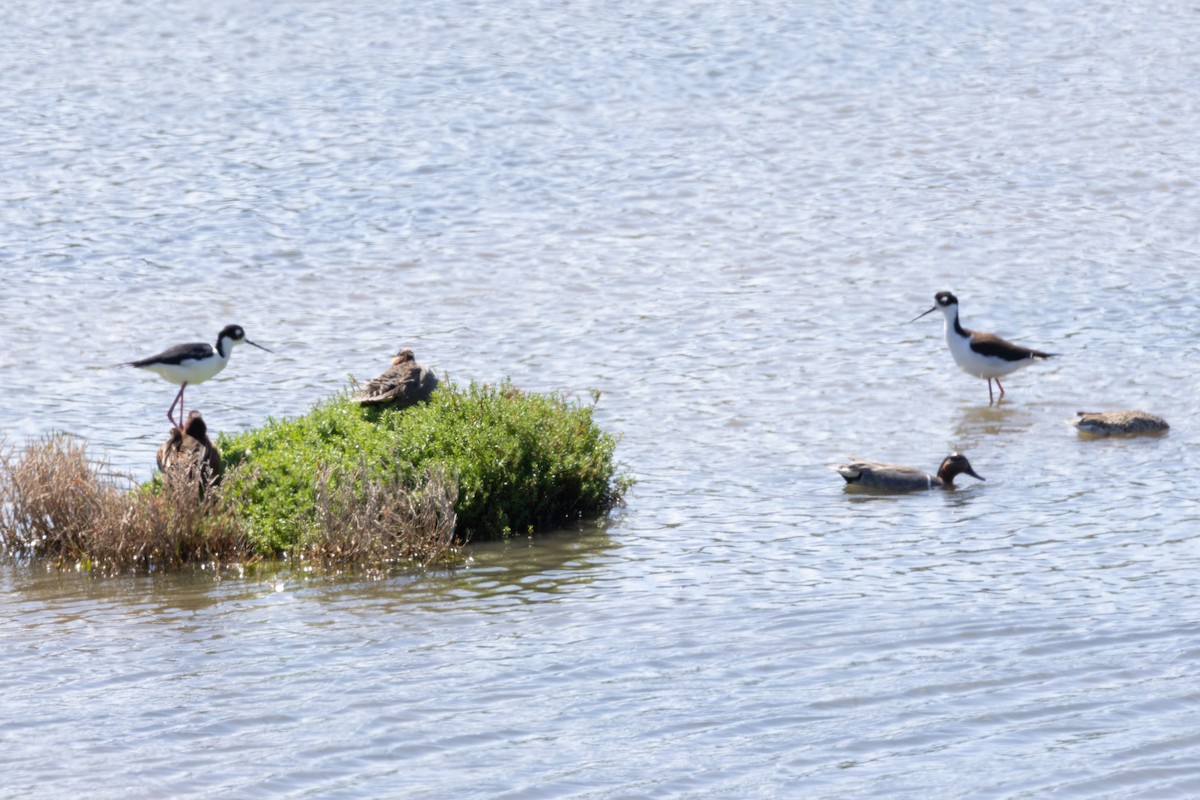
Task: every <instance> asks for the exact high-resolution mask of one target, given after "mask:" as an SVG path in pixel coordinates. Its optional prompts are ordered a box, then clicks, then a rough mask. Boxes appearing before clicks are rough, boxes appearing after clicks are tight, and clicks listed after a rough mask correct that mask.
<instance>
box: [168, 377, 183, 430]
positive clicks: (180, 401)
mask: <svg viewBox="0 0 1200 800" xmlns="http://www.w3.org/2000/svg"><path fill="white" fill-rule="evenodd" d="M186 388H187V381H184V382H183V383H182V384H181V385H180V387H179V394H177V395H175V399H174V400H172V401H171V407H170V408H168V409H167V419H169V420H171V424H172V425H174V426H175V427H176V428H179V430H183V390H184V389H186ZM176 403H178V404H179V422H176V421H175V418H174V417H172V416H171V412H172V411H174V410H175V404H176Z"/></svg>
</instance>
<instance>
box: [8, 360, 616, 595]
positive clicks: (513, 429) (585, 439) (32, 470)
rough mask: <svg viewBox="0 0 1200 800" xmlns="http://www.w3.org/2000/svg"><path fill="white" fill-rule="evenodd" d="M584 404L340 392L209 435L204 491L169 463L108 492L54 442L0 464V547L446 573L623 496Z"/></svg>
mask: <svg viewBox="0 0 1200 800" xmlns="http://www.w3.org/2000/svg"><path fill="white" fill-rule="evenodd" d="M598 397H599V395H598V394H597V395H594V396H593V398H592V403H590V404H585V403H579V402H577V401H573V400H571V399H570V398H568V397H566V396H564V395H560V394H539V393H533V392H523V391H521V390H519V389H517V388H515V387H514V386H512V385H511V384H510V383H507V382H506V383H503V384H499V385H478V384H471V385H470V386H469V387H467V388H465V389H462V388H459V387H458V386H456V385H455V384H453V383H452V382H450V381H444V382H443V383H442V384H441V385H440V386H439V388H438V389H437V390H436V391H435V392H434V393H433V395H432V397H431V398H430V399H429V402H427V403H423V404H420V405H416V406H412V407H409V408H404V409H398V408H389V407H385V408H379V407H367V406H361V405H359V404H358V403H355V402H353V401H352V400H351V399H350V397H349V395H346V394H343V395H339V396H337V397H334V398H331V399H329V400H327V401H325V402H323V403H321V404H319V405H317V406H316V407H315V408H314V409H313V410H312V411H310V412H309V413H308V414H306V415H304V416H301V417H297V418H294V419H281V420H274V419H272V420H269V421H268V423H267V424H266V425H265V426H264V427H262V428H260V429H258V430H254V431H249V432H246V433H242V434H237V435H232V436H230V435H225V434H222V435H221V436H220V437H218V439H217V447H218V449H219V450H220V453H221V457H222V459H223V463H224V470H223V477H222V480H221V482H220V483H219V484H217V485H215V486H204V487H201V486H200V485H199V484H198V483H197V481H196V479H195V470H194V469H193V471H192V472H190V473H189V472H187V465H186V464H177V465H172V466H170V467H167V468H166V473H165V474H163V475H159V476H156V477H155V478H154V480H152V481H150V482H148V483H146V484H143V485H140V486H134V487H124V488H122V487H118V486H116V485H114V484H113V483H112V481H111V479H109V478H108V477H107V473H106V470H105V469H104V468H103V465H97V464H96V463H94V462H93V460H92V459H90V458H89V457H88V454H87V447H86V444H85V443H83V442H81V441H80V440H78V439H75V438H72V437H65V436H56V437H51V438H48V439H45V440H42V441H38V442H33V443H30V444H28V445H26V446H25V447H24V448H23V449H5V450H4V451H3V452H2V453H0V547H2V548H3V552H4V553H5V554H6V555H7V556H8V557H10V558H19V559H48V560H51V561H53V562H55V563H57V564H59V565H61V566H78V567H80V568H82V569H88V570H99V571H104V572H117V571H122V570H128V569H143V570H157V569H171V568H179V567H182V566H185V565H204V566H211V567H214V568H217V569H220V568H221V567H224V566H228V565H233V564H246V563H252V562H255V561H261V560H264V559H271V558H276V557H281V556H283V557H288V558H293V559H299V560H304V561H307V562H310V563H313V564H315V565H318V566H319V567H321V568H322V569H325V570H339V569H347V568H352V569H368V570H386V569H390V568H392V567H395V566H398V565H404V564H421V565H431V564H444V565H450V564H453V563H455V562H456V561H457V559H459V558H460V557H461V548H462V545H464V544H465V543H467V542H469V541H478V540H483V539H495V538H502V537H506V536H509V535H513V534H520V535H525V534H531V533H535V532H537V531H541V530H546V529H550V528H553V527H556V526H561V525H562V524H564V523H567V522H569V521H571V520H575V519H580V518H584V517H594V516H599V515H603V514H605V513H606V512H608V511H609V510H610V509H611V508H612V507H613V506H614V505H616V504H617V503H618V502H620V499H621V497H622V495H623V493H624V492H625V490H626V489H627V488H628V486H629V484H630V483H631V481H630V479H629V478H628V476H625V475H619V474H618V473H617V465H616V463H615V461H614V450H615V448H616V443H617V439H616V437H614V436H612V435H610V434H607V433H605V432H603V431H601V430H600V429H599V428H598V427H597V426H596V424H595V422H594V421H593V419H592V412H593V409H594V407H595V402H596V401H597V400H598Z"/></svg>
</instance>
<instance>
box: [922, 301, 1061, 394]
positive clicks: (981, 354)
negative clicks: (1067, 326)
mask: <svg viewBox="0 0 1200 800" xmlns="http://www.w3.org/2000/svg"><path fill="white" fill-rule="evenodd" d="M933 300H934V305H933V308H931V309H929V311H926V312H925V313H923V314H918V315H917V316H916V317H914V318H913V319H912V320H910V321H911V322H916V321H917V320H919V319H920V318H921V317H923V316H925V314H929V313H931V312H933V311H939V310H940V311H941V312H942V316H943V317H945V320H946V328H945V330H946V344H948V345H949V346H950V354H951V355H953V356H954V362H955V363H956V364H958V366H959V368H960V369H962V371H963V372H965V373H967V374H968V375H974V376H975V377H976V378H987V382H988V405H991V404H992V403H993V402H995V401H994V400H993V399H992V381H993V380H995V381H996V385H997V386H999V387H1000V398H997V399H1001V398H1003V397H1004V385H1003V384H1002V383H1000V377H1001V376H1002V375H1007V374H1009V373H1010V372H1016V371H1017V370H1018V369H1020V368H1021V367H1027V366H1029V365H1030V364H1032V363H1033V362H1034V361H1035V360H1038V359H1047V358H1052V357H1054V356H1056V355H1058V353H1043V352H1042V351H1041V350H1031V349H1030V348H1028V347H1022V346H1021V345H1019V344H1013V343H1012V342H1010V341H1008V340H1006V339H1001V338H1000V337H999V336H997V335H996V334H994V333H985V332H983V331H973V330H969V329H967V328H964V327H963V326H962V323H960V322H959V321H958V298H957V297H955V296H954V295H952V294H951V293H950V292H938V293H937V294H936V295H934V297H933Z"/></svg>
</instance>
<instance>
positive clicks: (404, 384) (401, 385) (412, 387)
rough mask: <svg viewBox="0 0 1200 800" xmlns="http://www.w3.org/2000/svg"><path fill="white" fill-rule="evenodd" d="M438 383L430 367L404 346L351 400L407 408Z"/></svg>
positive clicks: (418, 401)
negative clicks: (388, 364)
mask: <svg viewBox="0 0 1200 800" xmlns="http://www.w3.org/2000/svg"><path fill="white" fill-rule="evenodd" d="M437 385H438V379H437V376H436V375H434V374H433V370H431V369H428V368H427V367H423V366H421V365H420V364H418V363H417V360H416V357H415V356H414V355H413V351H412V349H411V348H408V347H405V348H404V349H403V350H401V351H400V352H399V353H397V354H396V355H395V357H394V358H392V365H391V366H390V367H388V368H387V370H386V371H385V372H384V373H383V374H382V375H380V376H379V377H377V378H374V379H373V380H370V381H368V382H367V385H366V386H364V387H363V391H362V393H361V394H359V395H358V396H357V397H355V398H354V402H356V403H358V404H360V405H364V406H387V405H390V406H395V407H396V408H408V407H409V406H411V405H416V404H417V403H422V402H424V401H426V400H428V399H429V396H430V395H431V394H433V390H434V389H436V388H437Z"/></svg>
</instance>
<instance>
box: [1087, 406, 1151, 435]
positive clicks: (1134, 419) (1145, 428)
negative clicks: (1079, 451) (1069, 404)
mask: <svg viewBox="0 0 1200 800" xmlns="http://www.w3.org/2000/svg"><path fill="white" fill-rule="evenodd" d="M1067 424H1069V425H1073V426H1075V427H1076V428H1077V429H1079V432H1080V433H1090V434H1092V435H1093V436H1134V435H1136V434H1139V433H1165V432H1166V431H1167V430H1168V429H1169V428H1170V427H1171V426H1170V425H1168V424H1167V421H1166V420H1165V419H1163V418H1162V417H1158V416H1155V415H1154V414H1147V413H1146V412H1145V411H1079V412H1077V414H1076V416H1075V419H1070V420H1067Z"/></svg>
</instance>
